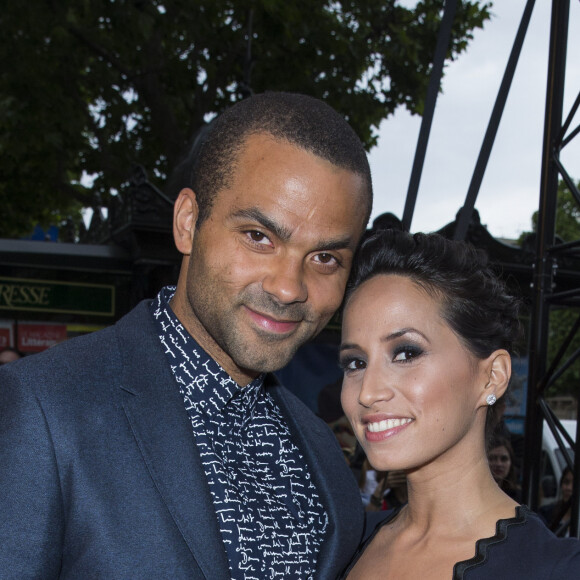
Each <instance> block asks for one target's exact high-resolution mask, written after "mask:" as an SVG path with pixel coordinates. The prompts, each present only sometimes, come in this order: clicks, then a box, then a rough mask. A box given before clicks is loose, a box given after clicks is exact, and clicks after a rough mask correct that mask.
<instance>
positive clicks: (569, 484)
mask: <svg viewBox="0 0 580 580" xmlns="http://www.w3.org/2000/svg"><path fill="white" fill-rule="evenodd" d="M573 486H574V476H573V475H572V472H570V471H567V472H566V475H565V476H564V477H563V478H562V501H568V500H569V499H570V498H571V497H572V488H573Z"/></svg>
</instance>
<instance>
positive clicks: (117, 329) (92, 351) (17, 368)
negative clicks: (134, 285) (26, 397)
mask: <svg viewBox="0 0 580 580" xmlns="http://www.w3.org/2000/svg"><path fill="white" fill-rule="evenodd" d="M149 324H151V317H150V315H149V313H148V308H147V304H146V303H144V302H142V303H140V304H139V305H137V306H136V307H135V308H134V309H133V310H131V311H130V312H129V313H128V314H126V315H125V316H123V317H122V318H121V319H120V320H119V321H118V322H117V323H115V324H114V325H112V326H108V327H107V328H104V329H102V330H98V331H96V332H92V333H90V334H86V335H84V336H79V337H75V338H71V339H69V340H66V341H65V342H62V343H60V344H58V345H56V346H54V347H52V348H50V349H48V350H45V351H43V352H41V353H38V354H34V355H29V356H27V357H24V358H23V359H21V360H19V361H16V363H14V364H13V365H10V368H9V369H8V367H5V370H6V371H10V374H11V375H14V376H20V377H22V378H23V380H26V381H37V380H38V381H40V382H47V383H51V382H52V383H54V382H56V380H57V379H58V380H60V381H62V380H63V379H65V378H66V377H70V379H71V380H78V379H79V378H83V377H84V376H85V375H87V378H88V376H92V377H98V376H103V375H106V374H107V371H109V370H111V369H114V368H115V367H117V366H118V365H119V364H120V357H121V354H120V353H121V351H122V350H123V349H126V348H128V347H129V345H130V344H131V343H132V342H135V341H140V342H143V340H144V338H145V337H146V336H153V339H154V338H155V337H154V333H153V331H152V330H151V332H149V329H148V325H149ZM151 329H153V326H152V324H151ZM145 340H146V339H145ZM51 378H52V379H53V380H50V379H51Z"/></svg>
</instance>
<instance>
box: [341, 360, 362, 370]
mask: <svg viewBox="0 0 580 580" xmlns="http://www.w3.org/2000/svg"><path fill="white" fill-rule="evenodd" d="M366 366H367V363H366V362H365V361H364V360H362V359H360V358H351V359H346V360H342V361H340V368H341V369H342V370H343V371H344V372H348V371H359V370H361V369H364V368H366Z"/></svg>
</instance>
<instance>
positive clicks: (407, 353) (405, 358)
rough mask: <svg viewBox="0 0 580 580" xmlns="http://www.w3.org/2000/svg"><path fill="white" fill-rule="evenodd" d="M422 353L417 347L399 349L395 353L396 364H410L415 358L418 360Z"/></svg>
mask: <svg viewBox="0 0 580 580" xmlns="http://www.w3.org/2000/svg"><path fill="white" fill-rule="evenodd" d="M422 353H423V351H422V350H421V349H420V348H417V347H415V346H404V347H401V348H398V349H397V350H396V351H395V353H394V355H393V361H394V362H410V361H411V360H413V359H414V358H417V357H418V356H420V355H421V354H422Z"/></svg>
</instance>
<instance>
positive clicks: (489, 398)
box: [485, 393, 497, 407]
mask: <svg viewBox="0 0 580 580" xmlns="http://www.w3.org/2000/svg"><path fill="white" fill-rule="evenodd" d="M485 400H486V402H487V404H488V405H489V406H490V407H491V406H492V405H493V404H494V403H495V402H496V401H497V398H496V396H495V395H494V394H493V393H491V395H487V398H486V399H485Z"/></svg>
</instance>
